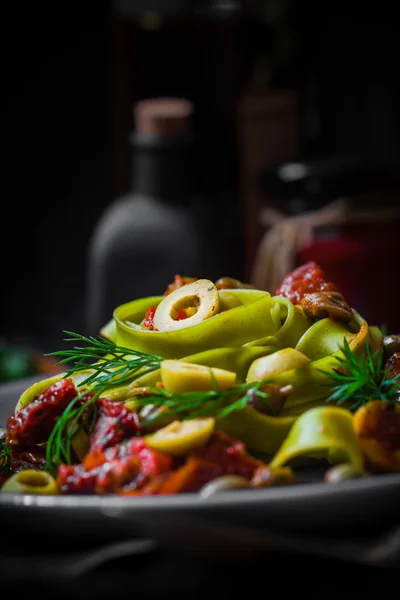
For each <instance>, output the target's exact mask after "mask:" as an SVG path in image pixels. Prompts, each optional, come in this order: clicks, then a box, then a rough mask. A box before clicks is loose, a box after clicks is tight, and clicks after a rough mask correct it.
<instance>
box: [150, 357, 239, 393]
mask: <svg viewBox="0 0 400 600" xmlns="http://www.w3.org/2000/svg"><path fill="white" fill-rule="evenodd" d="M161 381H162V382H163V384H164V387H165V389H166V390H167V391H168V392H173V393H181V392H193V391H198V392H208V391H211V390H214V389H219V390H226V389H229V388H231V387H233V386H234V385H235V382H236V373H235V372H234V371H227V370H225V369H218V368H217V367H206V366H205V365H197V364H193V363H189V362H185V361H182V360H172V359H171V360H168V359H167V360H163V361H162V363H161Z"/></svg>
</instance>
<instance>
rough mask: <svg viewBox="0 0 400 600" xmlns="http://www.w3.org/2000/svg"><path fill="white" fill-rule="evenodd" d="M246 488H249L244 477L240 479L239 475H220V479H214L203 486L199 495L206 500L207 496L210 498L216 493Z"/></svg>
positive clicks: (248, 483) (247, 481)
mask: <svg viewBox="0 0 400 600" xmlns="http://www.w3.org/2000/svg"><path fill="white" fill-rule="evenodd" d="M248 487H250V482H249V480H248V479H246V477H241V476H240V475H221V477H216V478H215V479H212V480H211V481H209V482H208V483H206V484H205V485H203V487H202V488H201V490H200V495H201V496H203V498H208V496H212V495H213V494H217V493H218V492H226V491H228V490H237V489H241V488H242V489H243V488H248Z"/></svg>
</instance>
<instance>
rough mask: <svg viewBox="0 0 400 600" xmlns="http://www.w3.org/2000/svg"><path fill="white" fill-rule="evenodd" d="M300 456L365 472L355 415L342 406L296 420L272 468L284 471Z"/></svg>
mask: <svg viewBox="0 0 400 600" xmlns="http://www.w3.org/2000/svg"><path fill="white" fill-rule="evenodd" d="M300 456H307V457H311V458H325V459H327V460H328V461H329V462H331V463H333V464H338V463H342V462H345V463H351V464H352V465H354V466H355V467H359V468H360V469H362V468H363V466H364V458H363V453H362V450H361V446H360V443H359V441H358V438H357V435H356V433H355V430H354V425H353V416H352V413H351V412H350V411H349V410H347V409H345V408H341V407H338V406H320V407H317V408H313V409H311V410H308V411H307V412H305V413H304V414H303V415H301V416H300V417H298V419H296V421H295V422H294V424H293V426H292V427H291V429H290V431H289V433H288V435H287V437H286V438H285V440H284V442H283V444H282V445H281V447H280V448H279V450H278V451H277V453H276V454H275V456H274V457H273V459H272V460H271V462H270V463H269V466H270V467H281V466H282V465H285V464H286V463H288V462H289V461H291V460H293V459H294V458H297V457H300Z"/></svg>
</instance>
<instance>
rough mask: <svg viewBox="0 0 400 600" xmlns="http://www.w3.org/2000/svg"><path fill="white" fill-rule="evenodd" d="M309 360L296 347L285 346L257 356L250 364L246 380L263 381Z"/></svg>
mask: <svg viewBox="0 0 400 600" xmlns="http://www.w3.org/2000/svg"><path fill="white" fill-rule="evenodd" d="M309 362H310V359H309V358H308V357H307V356H306V355H305V354H303V353H302V352H299V351H298V350H295V348H283V349H282V350H277V351H276V352H273V353H272V354H268V356H261V357H260V358H256V359H255V360H254V361H253V362H252V363H251V365H250V368H249V370H248V373H247V377H246V381H248V382H250V381H261V380H263V379H267V378H268V377H273V376H275V375H279V374H280V373H284V372H285V371H290V370H291V369H297V368H299V367H303V366H304V365H306V364H307V363H309Z"/></svg>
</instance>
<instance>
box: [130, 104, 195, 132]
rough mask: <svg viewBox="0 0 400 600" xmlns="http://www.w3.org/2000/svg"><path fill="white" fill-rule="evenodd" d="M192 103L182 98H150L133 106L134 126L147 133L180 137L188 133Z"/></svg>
mask: <svg viewBox="0 0 400 600" xmlns="http://www.w3.org/2000/svg"><path fill="white" fill-rule="evenodd" d="M192 113H193V104H192V102H190V101H189V100H186V99H184V98H169V97H160V98H150V99H146V100H140V101H139V102H137V103H136V104H135V106H134V108H133V116H134V119H135V123H136V128H137V130H138V131H139V132H141V133H145V134H147V135H152V136H158V137H165V138H181V137H186V136H187V135H189V133H190V120H191V116H192Z"/></svg>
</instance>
